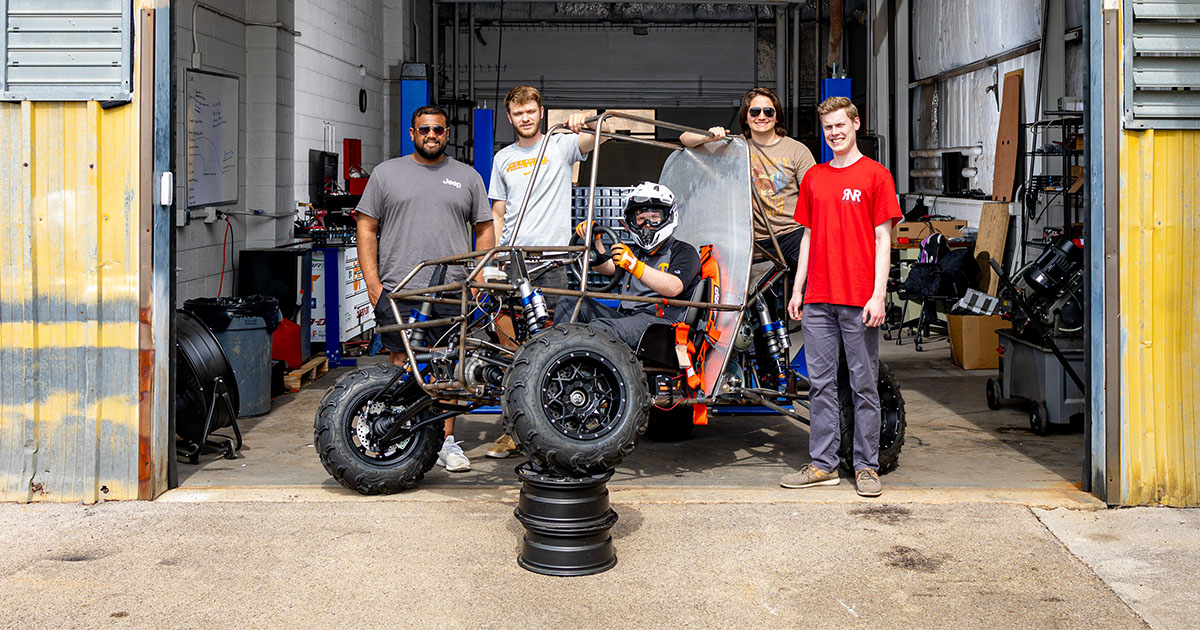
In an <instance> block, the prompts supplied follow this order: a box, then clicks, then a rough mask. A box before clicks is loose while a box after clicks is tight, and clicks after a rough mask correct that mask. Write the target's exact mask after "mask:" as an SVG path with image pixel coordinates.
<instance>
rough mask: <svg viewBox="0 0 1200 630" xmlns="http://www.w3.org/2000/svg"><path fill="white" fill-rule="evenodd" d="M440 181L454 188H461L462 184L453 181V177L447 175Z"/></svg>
mask: <svg viewBox="0 0 1200 630" xmlns="http://www.w3.org/2000/svg"><path fill="white" fill-rule="evenodd" d="M442 183H443V184H445V185H447V186H453V187H455V188H462V184H461V183H459V182H456V181H454V180H453V179H450V178H449V177H447V178H446V179H443V180H442Z"/></svg>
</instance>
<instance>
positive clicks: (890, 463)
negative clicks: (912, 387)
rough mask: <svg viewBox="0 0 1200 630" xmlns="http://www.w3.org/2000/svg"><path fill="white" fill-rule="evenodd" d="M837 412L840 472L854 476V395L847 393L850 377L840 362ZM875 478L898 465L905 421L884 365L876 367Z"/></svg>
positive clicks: (897, 388)
mask: <svg viewBox="0 0 1200 630" xmlns="http://www.w3.org/2000/svg"><path fill="white" fill-rule="evenodd" d="M838 408H839V411H840V412H841V414H840V415H841V424H842V440H841V444H839V445H838V457H839V458H840V459H841V460H842V468H844V469H846V470H849V471H850V472H854V394H853V393H852V392H851V389H850V374H849V372H848V371H847V369H846V365H845V362H844V361H843V363H842V366H841V368H839V369H838ZM879 416H880V420H881V421H882V422H881V425H880V427H879V474H881V475H882V474H885V473H889V472H891V471H893V470H895V469H896V466H897V465H898V464H899V462H900V448H901V447H903V446H904V432H905V430H906V429H907V427H908V421H907V419H906V418H905V416H904V396H902V395H901V394H900V386H899V385H898V384H897V383H896V377H894V376H892V371H891V369H889V368H888V366H887V364H886V363H883V362H880V363H879Z"/></svg>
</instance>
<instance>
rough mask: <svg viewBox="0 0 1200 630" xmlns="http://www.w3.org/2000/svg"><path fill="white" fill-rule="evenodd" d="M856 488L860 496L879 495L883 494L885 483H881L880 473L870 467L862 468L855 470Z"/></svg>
mask: <svg viewBox="0 0 1200 630" xmlns="http://www.w3.org/2000/svg"><path fill="white" fill-rule="evenodd" d="M854 488H855V489H856V490H858V496H861V497H877V496H879V495H881V494H883V485H882V484H880V483H879V473H877V472H875V471H874V470H871V469H870V468H862V469H860V470H857V471H855V472H854Z"/></svg>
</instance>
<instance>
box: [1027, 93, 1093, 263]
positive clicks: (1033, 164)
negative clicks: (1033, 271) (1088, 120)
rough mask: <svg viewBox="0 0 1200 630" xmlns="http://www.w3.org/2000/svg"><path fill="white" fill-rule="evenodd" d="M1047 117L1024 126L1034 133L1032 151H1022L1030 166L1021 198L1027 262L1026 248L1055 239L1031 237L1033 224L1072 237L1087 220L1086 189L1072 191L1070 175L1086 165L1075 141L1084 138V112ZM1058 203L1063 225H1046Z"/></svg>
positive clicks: (1062, 113)
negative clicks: (1084, 197) (1074, 146)
mask: <svg viewBox="0 0 1200 630" xmlns="http://www.w3.org/2000/svg"><path fill="white" fill-rule="evenodd" d="M1046 114H1047V116H1048V117H1047V118H1044V119H1041V120H1037V121H1033V122H1028V123H1022V126H1023V127H1025V128H1026V129H1028V130H1030V131H1031V132H1032V134H1033V145H1034V148H1033V149H1031V150H1026V151H1024V152H1023V154H1024V155H1025V157H1026V160H1027V164H1028V168H1027V169H1026V171H1027V172H1028V173H1031V175H1030V176H1029V177H1028V179H1026V180H1025V183H1024V185H1023V187H1022V189H1023V192H1022V195H1021V208H1022V212H1021V221H1022V227H1023V229H1022V231H1021V233H1022V234H1023V235H1025V237H1024V239H1023V240H1022V242H1021V248H1022V252H1021V253H1022V256H1021V259H1022V260H1025V259H1026V256H1025V248H1026V247H1027V246H1029V245H1033V246H1035V247H1039V248H1045V247H1048V246H1049V245H1050V244H1051V243H1053V241H1054V240H1055V239H1054V238H1048V237H1046V236H1045V234H1043V237H1042V238H1030V237H1029V227H1030V225H1031V224H1035V223H1039V222H1041V223H1043V225H1045V226H1046V228H1047V229H1060V230H1061V234H1072V229H1073V225H1074V224H1076V223H1079V222H1080V221H1082V220H1083V219H1084V216H1083V209H1084V205H1083V189H1082V187H1080V188H1078V189H1077V190H1075V191H1072V190H1071V188H1072V184H1073V183H1074V182H1073V180H1072V177H1071V173H1072V171H1075V170H1077V168H1079V167H1082V164H1083V150H1082V149H1076V148H1073V145H1074V144H1075V142H1076V138H1081V137H1082V130H1083V123H1084V120H1083V112H1079V111H1051V112H1046ZM1056 203H1057V204H1059V205H1061V208H1062V210H1061V219H1062V220H1061V222H1058V223H1051V222H1043V221H1042V220H1043V219H1044V218H1046V213H1047V212H1049V211H1050V209H1051V208H1053V207H1055V205H1056ZM1050 226H1054V228H1050Z"/></svg>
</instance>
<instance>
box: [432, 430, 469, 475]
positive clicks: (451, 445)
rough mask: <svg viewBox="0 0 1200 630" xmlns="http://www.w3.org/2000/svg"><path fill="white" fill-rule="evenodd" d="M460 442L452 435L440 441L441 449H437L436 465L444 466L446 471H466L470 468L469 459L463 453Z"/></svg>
mask: <svg viewBox="0 0 1200 630" xmlns="http://www.w3.org/2000/svg"><path fill="white" fill-rule="evenodd" d="M461 443H462V442H455V441H454V436H453V435H448V436H446V441H445V442H442V450H440V451H438V459H437V463H438V466H445V467H446V472H467V471H468V470H471V460H469V459H467V456H466V455H464V454H463V450H462V447H460V446H459V444H461Z"/></svg>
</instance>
